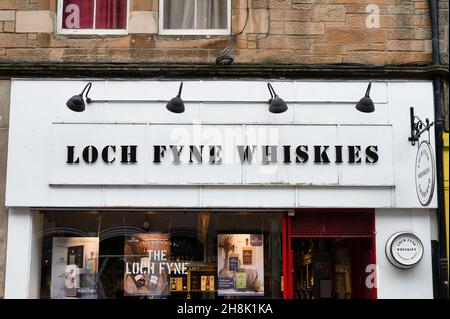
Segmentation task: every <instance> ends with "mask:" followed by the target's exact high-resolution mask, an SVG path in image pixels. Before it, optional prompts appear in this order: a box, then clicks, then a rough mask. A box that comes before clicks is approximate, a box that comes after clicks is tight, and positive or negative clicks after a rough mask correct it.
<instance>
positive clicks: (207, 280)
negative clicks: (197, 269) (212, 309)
mask: <svg viewBox="0 0 450 319" xmlns="http://www.w3.org/2000/svg"><path fill="white" fill-rule="evenodd" d="M205 290H209V276H206V285H205Z"/></svg>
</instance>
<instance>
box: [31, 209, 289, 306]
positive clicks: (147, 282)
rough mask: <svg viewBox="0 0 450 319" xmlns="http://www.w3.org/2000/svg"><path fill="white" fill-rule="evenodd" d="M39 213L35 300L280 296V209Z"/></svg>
mask: <svg viewBox="0 0 450 319" xmlns="http://www.w3.org/2000/svg"><path fill="white" fill-rule="evenodd" d="M36 213H37V212H36ZM43 216H44V223H43V224H44V225H43V229H42V232H41V234H42V238H39V240H41V239H42V263H41V295H40V297H41V298H58V299H60V298H63V299H66V298H71V299H73V298H77V299H78V298H80V299H97V298H98V299H104V298H124V297H125V298H142V297H145V298H148V297H150V296H152V297H154V298H175V299H179V298H181V299H186V298H188V296H190V298H192V299H201V298H206V299H210V298H230V297H231V298H236V297H241V296H261V297H263V298H264V297H265V298H281V297H282V294H281V269H282V252H281V219H282V215H281V214H280V213H268V212H264V213H262V212H248V213H247V212H209V211H198V212H136V211H134V212H128V211H122V212H119V211H116V212H102V211H66V212H54V211H53V212H43ZM236 220H238V221H239V222H237V223H236ZM226 238H230V240H229V241H227V240H225V241H224V239H226ZM36 240H37V239H36ZM224 243H225V244H224ZM226 243H229V244H230V245H231V246H230V247H228V246H229V245H227V244H226ZM219 257H220V260H219ZM169 264H170V265H169ZM168 265H169V266H168ZM160 267H161V268H160ZM167 267H173V268H172V269H171V273H170V274H168V271H162V272H160V271H159V269H163V270H167ZM183 268H184V269H185V271H184V272H183V271H182V269H183ZM219 279H221V280H219ZM228 279H229V280H228ZM235 282H237V283H238V284H235ZM229 284H231V285H232V286H228V285H229ZM236 285H237V286H236Z"/></svg>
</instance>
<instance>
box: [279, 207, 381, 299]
mask: <svg viewBox="0 0 450 319" xmlns="http://www.w3.org/2000/svg"><path fill="white" fill-rule="evenodd" d="M302 212H317V213H319V214H323V213H331V214H332V213H339V212H346V213H352V212H353V213H370V214H371V215H372V237H371V240H372V263H373V264H375V265H376V242H375V233H376V232H375V211H374V210H373V209H308V210H299V211H296V212H295V213H296V214H301V213H302ZM291 218H292V217H290V216H288V213H284V214H283V225H282V227H283V234H282V236H283V240H284V241H283V287H284V289H283V298H284V299H293V297H294V253H293V251H292V245H291V239H292V238H299V236H292V235H291V234H292V233H291V229H292V223H291ZM317 238H319V237H317ZM366 238H367V237H366ZM375 276H376V273H375ZM375 282H377V278H376V277H375ZM372 299H377V287H376V286H375V288H373V289H372Z"/></svg>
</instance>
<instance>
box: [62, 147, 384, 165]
mask: <svg viewBox="0 0 450 319" xmlns="http://www.w3.org/2000/svg"><path fill="white" fill-rule="evenodd" d="M258 148H260V150H259V151H260V154H261V159H260V162H261V163H263V164H269V163H278V162H282V163H285V164H290V163H298V164H302V163H306V162H308V161H310V160H312V161H313V162H314V163H317V164H321V163H322V164H328V163H336V164H341V163H344V162H347V163H350V164H359V163H367V164H374V163H376V162H378V159H379V157H378V146H377V145H369V146H365V147H364V146H361V145H347V146H343V145H335V146H329V145H299V146H291V145H283V146H276V145H262V146H257V145H238V146H237V147H236V150H237V154H238V158H239V161H240V163H241V164H244V163H248V164H251V163H252V162H253V161H254V158H255V153H257V149H258ZM330 148H332V149H333V151H334V152H333V154H332V155H331V154H330ZM78 152H79V153H78ZM137 152H138V146H137V145H118V146H116V145H106V146H103V147H97V146H94V145H88V146H85V147H84V148H82V150H78V149H77V148H76V146H74V145H68V146H67V161H66V163H67V164H80V163H81V160H82V161H83V162H84V163H87V164H94V163H96V162H97V161H98V160H100V158H101V160H102V161H103V162H104V163H106V164H113V163H115V162H116V160H117V162H119V163H121V164H134V163H137V162H138V161H137ZM183 152H184V153H188V156H187V163H190V164H192V163H209V164H221V163H222V146H220V145H213V146H211V145H209V146H205V145H199V146H197V145H186V146H183V145H153V160H152V162H153V163H155V164H159V163H161V162H162V161H164V160H165V159H167V158H168V157H170V158H171V159H170V160H171V161H172V162H173V163H174V164H180V163H181V162H182V161H181V159H182V153H183ZM344 156H345V157H344Z"/></svg>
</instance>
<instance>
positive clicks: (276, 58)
mask: <svg viewBox="0 0 450 319" xmlns="http://www.w3.org/2000/svg"><path fill="white" fill-rule="evenodd" d="M158 3H159V1H158V0H130V15H129V20H128V21H129V30H128V31H129V32H128V34H127V35H124V36H74V35H70V36H68V35H60V34H59V35H58V34H56V31H55V30H56V23H57V22H56V21H57V19H56V15H57V14H56V11H57V2H56V0H16V1H12V0H2V1H0V61H45V62H48V61H52V62H64V61H72V62H73V61H77V62H78V61H80V62H81V61H90V62H97V61H98V62H167V63H171V62H184V63H190V62H201V63H214V61H215V59H216V57H217V55H218V53H219V52H220V51H221V50H222V49H224V48H225V47H226V46H227V44H228V41H229V37H228V36H162V35H158ZM247 3H248V4H249V7H250V16H249V19H248V23H247V25H246V28H245V29H244V31H243V32H242V33H241V34H239V35H236V36H234V37H233V40H232V41H233V44H234V48H235V49H234V50H233V52H232V56H233V57H234V59H235V62H236V63H305V64H318V63H353V62H357V63H370V64H402V63H412V62H429V61H431V42H430V38H431V30H430V21H429V20H430V19H429V12H428V1H421V0H248V1H247V0H233V1H232V31H233V32H234V33H237V32H239V31H241V30H242V28H243V26H244V23H245V20H246V15H247V9H246V8H247ZM447 5H448V4H447ZM447 29H448V27H447Z"/></svg>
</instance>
